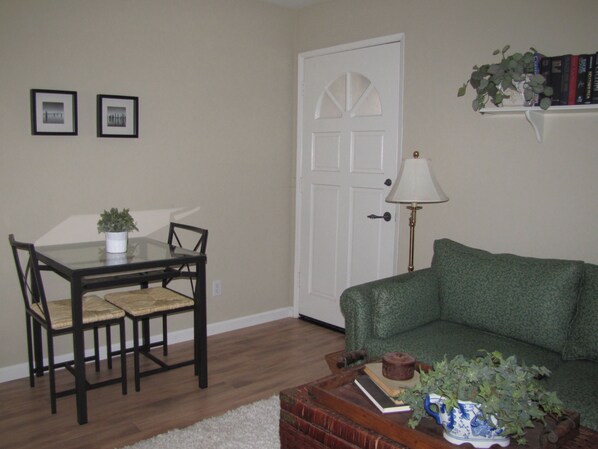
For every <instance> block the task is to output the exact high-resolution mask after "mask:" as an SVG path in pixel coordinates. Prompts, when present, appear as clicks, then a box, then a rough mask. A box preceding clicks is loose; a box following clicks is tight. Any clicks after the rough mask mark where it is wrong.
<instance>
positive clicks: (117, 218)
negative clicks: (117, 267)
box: [98, 207, 139, 253]
mask: <svg viewBox="0 0 598 449" xmlns="http://www.w3.org/2000/svg"><path fill="white" fill-rule="evenodd" d="M132 231H139V229H138V228H137V223H135V220H134V219H133V216H132V215H131V214H130V213H129V209H122V210H118V209H117V208H116V207H113V208H111V209H110V210H104V212H102V213H101V214H100V219H99V220H98V233H102V232H103V233H105V235H106V252H107V253H125V252H127V242H128V238H129V232H132Z"/></svg>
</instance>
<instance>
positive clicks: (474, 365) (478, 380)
mask: <svg viewBox="0 0 598 449" xmlns="http://www.w3.org/2000/svg"><path fill="white" fill-rule="evenodd" d="M482 352H483V354H484V355H483V356H481V357H477V358H473V359H466V358H464V357H463V356H462V355H458V356H456V357H455V358H453V359H451V360H447V359H446V358H445V359H444V360H442V361H440V362H437V363H435V364H434V366H433V368H432V369H431V370H430V371H429V372H427V373H424V372H422V373H421V375H420V385H418V386H416V387H414V388H410V389H407V390H405V392H403V393H402V394H401V395H399V396H398V398H399V399H400V400H402V401H404V402H405V403H407V404H409V405H410V407H411V408H412V409H413V414H412V415H411V419H410V420H409V425H410V426H411V427H415V426H416V425H417V423H419V421H420V420H421V419H422V417H423V416H425V415H426V411H425V409H424V399H425V397H426V395H428V394H438V395H440V396H442V397H443V398H444V401H443V402H444V403H445V404H446V407H447V412H448V413H450V411H451V410H452V409H453V408H456V407H457V401H459V400H461V401H471V402H476V403H479V404H480V409H481V411H482V414H483V417H484V419H486V420H488V419H489V417H490V416H494V417H495V418H496V419H497V421H498V426H499V427H504V429H505V430H504V433H503V434H504V435H505V436H513V437H515V438H517V441H518V444H525V437H524V435H525V429H526V428H531V427H533V426H534V424H533V422H534V421H544V416H545V415H546V414H554V415H560V414H561V413H562V403H561V401H560V400H559V399H558V397H557V396H556V393H554V392H549V391H546V389H545V388H544V386H543V385H542V384H541V383H540V381H539V380H538V378H540V377H542V376H549V375H550V371H549V370H548V369H547V368H546V367H538V366H535V365H534V366H531V367H527V366H525V364H523V365H519V364H518V363H517V359H516V357H515V356H510V357H507V358H504V357H503V355H502V354H501V353H500V352H487V351H482ZM488 422H491V421H488Z"/></svg>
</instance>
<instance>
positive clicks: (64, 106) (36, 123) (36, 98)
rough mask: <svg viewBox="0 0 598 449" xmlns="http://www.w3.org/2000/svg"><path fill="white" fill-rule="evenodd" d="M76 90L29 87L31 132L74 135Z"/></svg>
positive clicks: (75, 126)
mask: <svg viewBox="0 0 598 449" xmlns="http://www.w3.org/2000/svg"><path fill="white" fill-rule="evenodd" d="M77 126H78V122H77V92H75V91H71V90H48V89H31V134H32V135H45V136H76V135H77V133H78V129H77Z"/></svg>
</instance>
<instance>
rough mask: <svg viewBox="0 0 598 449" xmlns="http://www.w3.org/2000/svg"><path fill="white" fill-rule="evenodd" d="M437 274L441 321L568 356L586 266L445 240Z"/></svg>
mask: <svg viewBox="0 0 598 449" xmlns="http://www.w3.org/2000/svg"><path fill="white" fill-rule="evenodd" d="M432 269H433V271H434V272H435V273H436V275H437V276H438V279H439V295H440V307H441V317H442V319H444V320H447V321H452V322H455V323H461V324H466V325H468V326H472V327H475V328H477V329H481V330H485V331H488V332H493V333H497V334H500V335H504V336H506V337H510V338H515V339H517V340H521V341H524V342H527V343H531V344H535V345H538V346H540V347H543V348H546V349H550V350H553V351H556V352H562V351H563V349H564V345H565V341H566V338H567V332H568V328H569V323H570V321H571V319H572V318H573V314H574V312H575V307H576V303H577V299H578V296H579V291H580V283H581V279H582V275H583V262H578V261H566V260H554V259H536V258H531V257H520V256H516V255H513V254H491V253H489V252H487V251H482V250H479V249H474V248H469V247H467V246H464V245H461V244H459V243H456V242H453V241H451V240H448V239H442V240H437V241H436V242H434V257H433V260H432ZM481 349H486V350H489V351H491V350H492V348H481Z"/></svg>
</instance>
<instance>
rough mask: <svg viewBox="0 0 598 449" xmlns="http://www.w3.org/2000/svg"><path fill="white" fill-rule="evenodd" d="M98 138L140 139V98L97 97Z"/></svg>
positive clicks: (101, 95)
mask: <svg viewBox="0 0 598 449" xmlns="http://www.w3.org/2000/svg"><path fill="white" fill-rule="evenodd" d="M97 131H98V133H97V134H98V137H133V138H137V137H139V97H127V96H124V95H104V94H99V95H98V96H97Z"/></svg>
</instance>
